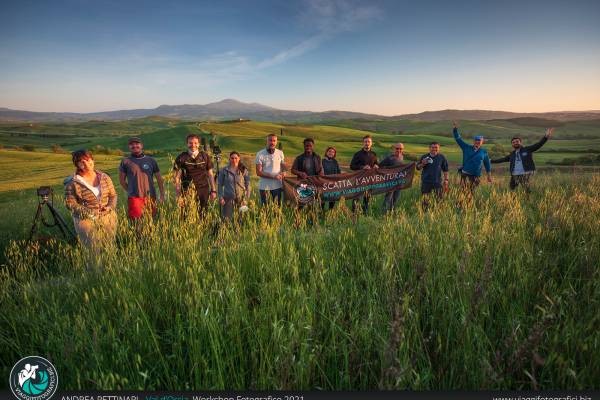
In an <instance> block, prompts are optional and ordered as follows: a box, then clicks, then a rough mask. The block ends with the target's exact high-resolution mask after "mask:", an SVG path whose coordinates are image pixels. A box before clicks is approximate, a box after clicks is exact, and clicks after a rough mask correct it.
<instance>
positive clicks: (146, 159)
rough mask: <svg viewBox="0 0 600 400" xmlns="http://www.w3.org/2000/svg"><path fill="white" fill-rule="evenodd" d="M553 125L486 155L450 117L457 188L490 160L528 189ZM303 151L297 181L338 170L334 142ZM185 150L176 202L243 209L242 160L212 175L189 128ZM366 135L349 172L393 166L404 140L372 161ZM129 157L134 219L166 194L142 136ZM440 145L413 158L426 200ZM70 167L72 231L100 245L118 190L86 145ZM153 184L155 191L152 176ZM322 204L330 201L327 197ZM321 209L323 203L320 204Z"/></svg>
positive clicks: (108, 234) (273, 147) (276, 153)
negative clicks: (458, 162)
mask: <svg viewBox="0 0 600 400" xmlns="http://www.w3.org/2000/svg"><path fill="white" fill-rule="evenodd" d="M552 132H553V129H552V128H550V129H548V130H547V131H546V134H545V136H544V137H543V138H542V139H541V140H540V141H539V142H538V143H536V144H534V145H532V146H523V145H522V140H521V138H520V137H513V138H512V139H511V145H512V147H513V151H512V152H511V153H510V154H509V155H507V156H505V157H502V158H498V159H494V160H490V158H489V156H488V153H487V151H486V150H485V149H484V148H483V147H482V145H483V143H484V138H483V136H475V137H474V138H473V143H472V144H468V143H466V142H465V141H464V140H463V139H462V138H461V136H460V134H459V132H458V127H457V124H456V122H454V127H453V135H454V139H455V141H456V143H457V144H458V145H459V147H460V148H461V150H462V166H461V168H459V173H460V182H461V187H462V188H463V189H465V190H466V192H467V193H470V194H472V193H473V191H474V190H475V188H476V187H477V186H478V185H479V183H480V178H481V176H482V170H483V169H485V172H486V175H487V180H488V182H491V181H492V176H491V164H492V163H502V162H510V174H511V180H510V188H511V190H514V189H516V188H517V187H518V186H523V187H524V189H525V190H526V191H529V183H530V178H531V175H532V174H533V173H534V171H535V164H534V162H533V157H532V153H533V152H535V151H536V150H538V149H539V148H541V147H542V146H543V145H544V143H546V141H547V140H548V139H549V138H550V137H551V135H552ZM277 140H278V138H277V135H275V134H270V135H268V136H267V140H266V147H265V148H263V149H261V150H260V151H259V152H258V153H257V154H256V157H255V168H256V175H257V176H258V177H259V183H258V185H259V195H260V202H261V204H262V205H265V204H267V203H270V202H272V203H275V204H278V205H279V204H281V202H282V197H283V180H284V178H285V176H286V171H287V168H286V164H285V157H284V153H283V151H282V150H280V149H278V148H277ZM303 144H304V152H303V153H302V154H300V155H298V156H297V157H296V158H295V159H294V162H293V164H292V167H291V173H292V174H293V175H295V176H297V177H298V178H299V179H306V178H307V177H310V176H323V175H335V174H340V173H342V170H341V168H340V165H339V164H338V162H337V160H336V149H335V147H328V148H327V149H326V150H325V154H324V157H323V158H322V159H321V157H320V156H319V155H318V154H317V153H315V151H314V145H315V141H314V139H312V138H306V139H304V142H303ZM186 145H187V148H188V150H187V151H185V152H182V153H181V154H179V155H178V156H177V158H176V159H175V162H174V164H173V176H174V186H175V193H176V195H177V199H178V200H177V201H178V204H180V205H181V206H182V207H183V209H185V208H186V207H185V203H186V200H187V199H189V198H190V196H186V194H188V193H189V192H190V191H191V190H192V188H193V191H194V192H195V201H196V204H197V207H198V211H199V213H200V215H202V214H203V213H204V212H205V210H206V208H207V206H208V204H209V200H215V199H218V202H219V204H220V206H221V216H222V218H223V219H225V220H231V219H232V218H233V215H234V213H235V210H237V209H243V208H244V207H246V202H247V200H248V199H249V198H250V175H249V172H248V169H247V168H246V166H245V165H244V164H243V163H242V161H241V156H240V154H239V153H238V152H237V151H232V152H231V153H230V154H229V160H228V163H227V165H226V166H225V167H224V168H222V169H221V170H220V171H218V174H217V178H216V179H215V174H214V172H213V169H214V165H213V161H212V157H211V156H210V155H209V154H208V153H206V152H205V151H203V150H202V149H201V148H200V138H199V136H198V135H195V134H191V135H188V136H187V138H186ZM372 145H373V139H372V137H371V136H370V135H366V136H365V137H364V138H363V141H362V148H361V149H360V150H359V151H357V152H356V153H355V154H354V156H353V157H352V161H351V162H350V170H352V171H358V170H362V169H371V168H392V167H397V166H400V165H402V164H403V163H404V145H403V144H402V143H396V144H394V145H393V146H392V149H393V152H392V153H391V154H390V155H388V156H387V157H385V158H384V159H383V160H382V161H381V162H379V161H378V158H377V154H375V152H374V151H373V150H372ZM128 147H129V150H130V154H129V156H127V157H125V158H123V160H122V161H121V164H120V166H119V183H120V184H121V186H122V188H123V189H124V190H125V192H126V193H127V216H128V218H129V219H130V220H132V221H136V220H139V219H140V218H141V217H142V216H143V215H144V213H145V212H147V213H149V214H151V215H155V213H156V204H157V202H158V203H161V202H164V200H165V185H164V180H163V178H162V176H161V173H160V169H159V166H158V163H157V162H156V160H155V159H154V158H153V157H151V156H148V155H146V154H144V152H143V149H144V146H143V143H142V140H141V139H140V138H138V137H132V138H130V139H129V140H128ZM440 147H441V146H440V143H438V142H432V143H430V145H429V152H428V153H426V154H424V155H422V156H421V157H420V158H419V160H418V161H417V162H416V168H417V170H420V171H421V194H422V195H423V196H424V199H425V204H427V202H426V199H427V197H429V196H430V195H434V196H436V197H437V198H438V199H441V198H442V197H443V194H444V192H445V191H446V190H447V189H448V161H447V160H446V157H444V155H443V154H441V153H440ZM72 160H73V164H74V165H75V167H76V171H75V173H74V174H73V175H72V176H69V177H68V178H67V179H65V182H64V185H65V202H66V206H67V208H68V209H69V210H70V211H71V213H72V216H73V221H74V226H75V230H76V232H77V235H78V237H79V239H80V241H81V242H82V243H84V244H86V245H90V246H92V245H94V243H100V242H102V241H103V240H104V239H107V240H114V237H115V234H116V225H117V217H116V205H117V194H116V191H115V188H114V185H113V183H112V180H111V178H110V177H109V176H108V175H107V174H105V173H103V172H102V171H99V170H97V169H96V168H95V164H94V158H93V155H92V153H91V152H90V151H88V150H78V151H75V152H73V153H72ZM155 180H156V183H157V186H158V196H157V194H156V189H155V185H154V181H155ZM399 198H400V190H393V191H390V192H387V193H386V194H385V198H384V203H383V204H384V211H385V212H389V211H391V210H393V209H394V208H395V207H396V205H397V202H398V199H399ZM369 200H370V196H369V193H368V192H367V193H365V195H364V196H362V199H355V200H353V202H352V210H353V211H354V210H355V209H356V207H357V206H358V204H359V203H360V202H362V209H363V211H364V212H366V211H368V208H369ZM328 205H329V209H331V208H333V207H334V206H335V202H328ZM322 206H323V208H326V204H322Z"/></svg>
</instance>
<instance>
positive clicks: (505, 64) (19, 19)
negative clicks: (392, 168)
mask: <svg viewBox="0 0 600 400" xmlns="http://www.w3.org/2000/svg"><path fill="white" fill-rule="evenodd" d="M0 10H1V12H0V107H6V108H11V109H21V110H30V111H70V112H94V111H108V110H117V109H135V108H154V107H157V106H159V105H161V104H172V105H173V104H206V103H210V102H215V101H219V100H222V99H225V98H234V99H237V100H240V101H244V102H258V103H261V104H265V105H269V106H271V107H276V108H282V109H291V110H310V111H325V110H347V111H358V112H365V113H375V114H382V115H399V114H405V113H415V112H422V111H427V110H441V109H488V110H505V111H515V112H544V111H564V110H600V1H596V0H590V1H583V0H582V1H567V0H564V1H554V0H545V1H528V0H520V1H502V2H500V1H492V0H490V1H487V0H470V1H469V0H455V1H443V0H439V1H428V0H424V1H418V2H417V1H411V2H408V1H402V0H390V1H383V0H382V1H359V0H298V1H293V0H287V1H283V0H281V1H279V0H278V1H275V0H273V1H258V0H256V1H255V0H245V1H226V0H223V1H199V0H197V1H163V0H161V1H153V0H146V1H126V0H114V1H113V0H110V1H104V0H53V1H45V0H39V1H28V0H15V1H12V0H8V1H7V0H0Z"/></svg>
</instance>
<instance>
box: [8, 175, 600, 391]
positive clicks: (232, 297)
mask: <svg viewBox="0 0 600 400" xmlns="http://www.w3.org/2000/svg"><path fill="white" fill-rule="evenodd" d="M536 178H537V181H536V189H535V191H534V193H533V194H531V195H529V196H526V195H524V194H523V193H510V192H508V191H507V190H506V189H505V188H498V187H497V186H494V187H492V188H491V189H489V190H488V188H485V189H484V190H480V191H479V192H478V193H476V196H475V200H474V203H473V204H472V205H471V206H469V207H462V208H457V207H456V203H457V201H458V200H459V199H458V194H457V193H454V192H453V193H450V196H449V198H448V199H446V201H444V202H443V203H441V204H438V205H437V206H436V207H434V208H433V209H431V210H429V211H426V212H424V211H423V210H422V209H421V208H420V206H419V198H418V196H417V194H416V193H414V192H413V193H412V194H411V195H410V196H406V197H405V198H404V199H403V203H402V207H401V209H400V210H398V211H396V212H394V213H393V214H390V215H388V216H386V217H380V216H373V215H370V216H359V217H357V218H355V217H353V216H352V215H351V213H350V212H349V210H348V209H347V208H345V206H342V207H339V208H338V209H336V210H334V211H332V212H329V213H328V214H327V215H326V217H325V218H324V219H322V218H310V219H309V218H307V216H306V215H305V214H297V213H296V212H295V211H293V210H290V209H285V210H284V212H279V211H278V210H276V209H270V210H258V207H256V206H254V207H252V211H251V212H250V213H249V215H247V216H246V218H245V221H244V224H243V226H241V227H239V226H234V227H231V226H230V227H229V228H221V229H219V230H215V229H214V226H215V224H216V223H217V221H218V217H217V215H216V210H213V211H212V212H211V213H210V214H209V215H208V216H207V218H206V219H205V220H204V221H200V220H197V218H196V214H195V212H192V211H190V213H189V217H190V218H191V221H184V220H181V218H180V212H179V210H176V209H174V208H173V207H172V206H170V205H166V206H163V208H162V209H161V212H160V216H159V218H158V219H157V220H156V221H155V222H154V223H153V224H147V225H146V226H145V228H144V230H143V232H141V234H140V233H139V232H138V231H137V230H136V228H135V227H132V226H131V225H129V224H128V223H127V222H126V221H125V219H124V216H123V215H120V225H119V232H118V240H117V243H116V244H115V245H114V246H109V247H107V248H106V249H104V251H103V252H102V254H100V255H99V256H98V255H97V254H94V253H91V252H90V251H88V250H87V249H82V248H78V247H70V246H68V245H65V244H61V243H50V244H45V245H41V244H35V245H26V244H25V243H23V242H13V243H11V244H10V246H9V247H8V248H7V250H6V255H5V256H6V259H7V265H6V266H5V268H3V269H2V270H1V275H0V301H1V303H2V313H1V317H0V324H1V325H2V327H3V328H2V330H1V331H0V332H1V333H0V356H1V357H0V362H1V371H0V372H1V373H2V374H4V375H5V376H7V375H8V371H9V370H10V368H11V367H12V364H13V363H14V362H16V361H17V360H18V359H20V358H21V357H23V356H25V355H41V356H45V357H47V358H49V359H50V360H51V361H52V362H53V363H54V364H55V366H56V367H57V369H58V372H59V374H60V382H61V387H62V388H64V389H83V388H86V389H87V388H101V389H124V388H127V389H221V388H230V389H267V388H269V389H308V388H321V389H378V388H381V389H402V388H411V389H459V388H460V389H480V388H488V389H490V388H514V389H523V388H524V389H529V388H549V389H550V388H551V389H558V388H563V389H566V388H577V389H582V388H598V387H599V386H598V382H599V380H598V377H599V376H600V357H599V354H600V334H599V331H600V330H599V328H600V313H598V310H599V309H600V304H599V303H600V287H599V286H600V279H599V271H598V265H599V260H600V233H599V223H598V219H599V217H600V175H598V174H595V175H590V176H585V177H578V178H576V179H573V178H572V177H569V176H560V175H549V176H537V177H536Z"/></svg>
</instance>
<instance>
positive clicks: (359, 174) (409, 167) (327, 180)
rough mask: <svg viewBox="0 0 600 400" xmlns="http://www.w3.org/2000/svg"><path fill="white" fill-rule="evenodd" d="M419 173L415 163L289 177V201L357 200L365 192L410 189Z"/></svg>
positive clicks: (286, 184)
mask: <svg viewBox="0 0 600 400" xmlns="http://www.w3.org/2000/svg"><path fill="white" fill-rule="evenodd" d="M414 174H415V163H410V164H405V165H402V166H399V167H394V168H378V169H363V170H360V171H356V172H350V173H346V174H337V175H326V176H309V177H308V178H306V179H299V178H295V177H293V178H285V179H284V181H283V188H284V191H285V198H286V199H289V200H294V201H296V202H297V203H299V204H310V203H312V202H313V201H314V200H315V199H317V198H320V199H321V200H323V201H335V200H339V199H340V198H342V197H344V198H346V199H354V198H357V197H361V196H362V195H363V194H365V193H367V192H368V193H369V194H370V195H376V194H381V193H386V192H390V191H393V190H402V189H408V188H409V187H411V185H412V181H413V176H414Z"/></svg>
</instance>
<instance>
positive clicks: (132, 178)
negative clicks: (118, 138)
mask: <svg viewBox="0 0 600 400" xmlns="http://www.w3.org/2000/svg"><path fill="white" fill-rule="evenodd" d="M128 144H129V150H130V151H131V154H130V155H129V156H128V157H125V158H123V160H121V165H120V166H119V182H120V183H121V186H122V187H123V189H124V190H125V191H126V192H127V215H128V216H129V219H131V220H135V219H139V218H141V217H142V215H143V213H144V209H145V207H146V206H150V207H151V210H152V215H153V216H154V215H155V214H156V207H155V205H154V203H155V201H156V190H155V189H154V177H156V183H158V190H159V191H160V197H159V201H160V202H161V203H162V202H163V201H164V198H165V186H164V183H163V179H162V176H161V175H160V170H159V168H158V163H157V162H156V160H155V159H154V158H152V157H150V156H147V155H145V154H144V153H143V149H144V145H143V143H142V140H141V139H140V138H139V137H132V138H129V140H128Z"/></svg>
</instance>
